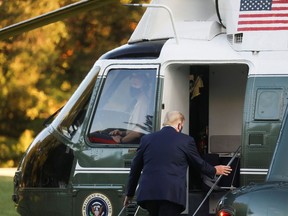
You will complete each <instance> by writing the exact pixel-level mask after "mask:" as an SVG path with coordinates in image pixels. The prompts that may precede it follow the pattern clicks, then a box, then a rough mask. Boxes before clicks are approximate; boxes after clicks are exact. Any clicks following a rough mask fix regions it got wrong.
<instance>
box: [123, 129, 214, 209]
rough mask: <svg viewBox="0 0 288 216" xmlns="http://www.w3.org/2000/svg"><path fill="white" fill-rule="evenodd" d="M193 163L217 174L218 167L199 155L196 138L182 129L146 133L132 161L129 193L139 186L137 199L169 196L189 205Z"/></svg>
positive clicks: (178, 202) (172, 200)
mask: <svg viewBox="0 0 288 216" xmlns="http://www.w3.org/2000/svg"><path fill="white" fill-rule="evenodd" d="M190 163H192V164H193V166H195V165H196V166H197V167H198V168H199V169H200V170H201V172H203V173H204V174H206V175H208V176H210V177H211V178H213V177H214V175H215V172H216V169H215V168H214V167H213V166H211V165H210V164H208V163H206V162H205V161H204V160H203V159H202V158H201V157H200V155H199V153H198V150H197V147H196V145H195V142H194V139H193V138H192V137H190V136H188V135H185V134H182V133H178V132H177V131H176V130H175V129H174V128H173V127H170V126H167V127H163V128H162V129H161V130H160V131H158V132H155V133H152V134H148V135H145V136H143V137H142V139H141V142H140V146H139V148H138V149H137V153H136V155H135V157H134V159H133V161H132V165H131V170H130V175H129V180H128V185H127V196H129V197H132V196H134V194H135V190H136V187H137V184H138V180H139V178H140V175H141V171H143V172H142V175H141V179H140V182H139V188H138V189H137V202H138V203H139V204H140V205H141V203H143V202H145V201H147V200H167V201H171V202H174V203H177V204H179V205H181V206H182V207H183V210H184V209H185V206H186V188H187V182H186V174H187V168H188V165H189V164H190Z"/></svg>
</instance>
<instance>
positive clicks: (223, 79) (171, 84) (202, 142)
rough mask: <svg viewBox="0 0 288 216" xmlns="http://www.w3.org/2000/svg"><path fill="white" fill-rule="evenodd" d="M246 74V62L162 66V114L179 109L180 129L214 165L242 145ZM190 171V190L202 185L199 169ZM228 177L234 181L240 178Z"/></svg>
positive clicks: (229, 156) (228, 156)
mask: <svg viewBox="0 0 288 216" xmlns="http://www.w3.org/2000/svg"><path fill="white" fill-rule="evenodd" d="M247 77H248V66H247V65H245V64H201V65H200V64H197V65H194V64H172V65H169V66H168V67H167V68H166V70H165V76H164V88H163V104H164V105H165V108H164V110H163V112H162V113H163V115H164V113H166V112H167V111H169V110H179V111H180V112H182V113H183V114H184V115H185V117H186V122H185V126H184V130H183V132H184V133H187V134H189V135H190V136H192V137H193V138H194V139H195V142H196V145H197V147H198V150H199V153H200V154H201V156H202V157H205V159H207V160H210V161H209V162H210V163H212V164H213V165H214V163H215V165H216V164H217V163H222V164H226V163H227V162H228V161H229V159H230V158H231V156H232V155H233V153H234V152H235V150H236V149H237V148H238V146H239V145H241V134H242V123H243V109H244V99H245V89H246V82H247ZM188 119H189V121H187V120H188ZM185 128H186V130H185ZM227 160H228V161H227ZM238 167H239V166H238ZM189 173H190V174H189V188H190V190H199V189H201V184H202V183H201V179H200V178H199V176H200V175H199V173H197V172H195V170H193V171H190V172H189ZM231 178H233V181H236V182H234V183H233V184H234V185H237V184H238V181H239V178H238V177H235V175H234V176H233V175H231ZM237 178H238V179H237ZM223 179H224V180H223V181H228V182H229V181H231V179H225V178H223ZM223 184H224V185H225V186H226V185H227V184H228V183H223Z"/></svg>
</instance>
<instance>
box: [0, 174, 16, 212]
mask: <svg viewBox="0 0 288 216" xmlns="http://www.w3.org/2000/svg"><path fill="white" fill-rule="evenodd" d="M12 193H13V177H6V176H0V200H1V201H0V215H5V216H19V214H17V212H16V209H15V206H14V202H13V201H12V199H11V196H12Z"/></svg>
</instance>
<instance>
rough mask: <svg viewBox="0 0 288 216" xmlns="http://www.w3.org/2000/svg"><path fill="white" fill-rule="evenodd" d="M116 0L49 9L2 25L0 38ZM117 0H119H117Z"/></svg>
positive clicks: (99, 0) (86, 2)
mask: <svg viewBox="0 0 288 216" xmlns="http://www.w3.org/2000/svg"><path fill="white" fill-rule="evenodd" d="M112 2H117V1H116V0H83V1H79V2H76V3H73V4H70V5H67V6H64V7H61V8H59V9H57V10H54V11H51V12H49V13H46V14H42V15H40V16H37V17H34V18H31V19H28V20H25V21H22V22H19V23H16V24H13V25H10V26H7V27H4V28H2V29H0V40H3V39H6V38H9V37H12V36H15V35H18V34H21V33H23V32H26V31H30V30H33V29H36V28H39V27H41V26H45V25H48V24H50V23H53V22H57V21H59V20H62V19H65V18H67V17H71V16H73V15H75V14H78V13H80V12H83V11H87V10H91V9H95V8H100V7H102V6H104V5H107V4H109V3H112ZM118 2H119V1H118Z"/></svg>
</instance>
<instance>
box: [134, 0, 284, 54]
mask: <svg viewBox="0 0 288 216" xmlns="http://www.w3.org/2000/svg"><path fill="white" fill-rule="evenodd" d="M255 2H256V1H255V0H237V1H235V0H233V1H232V0H218V5H219V8H218V9H219V10H218V12H219V15H220V19H221V21H222V24H223V25H224V26H222V25H221V24H220V23H219V19H218V16H217V8H216V6H215V2H214V0H152V1H151V3H150V4H148V5H143V6H145V7H146V6H147V7H148V8H147V10H146V12H145V13H144V15H143V17H142V19H141V20H140V22H139V24H138V26H137V28H136V29H135V31H134V33H133V34H132V36H131V38H130V39H129V43H133V42H137V41H143V40H157V39H163V38H175V39H176V41H179V40H181V39H183V38H185V39H196V40H212V39H213V38H214V37H215V36H216V35H218V34H220V33H225V34H226V35H227V40H228V41H229V43H230V45H231V46H232V48H233V49H234V50H237V51H264V50H265V51H270V50H288V45H287V44H288V17H287V16H286V15H287V14H288V1H272V0H265V1H257V2H256V4H255ZM157 6H159V7H157ZM155 7H156V8H155ZM169 11H171V14H172V17H173V18H172V19H171V16H170V15H169ZM224 27H226V28H224Z"/></svg>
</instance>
